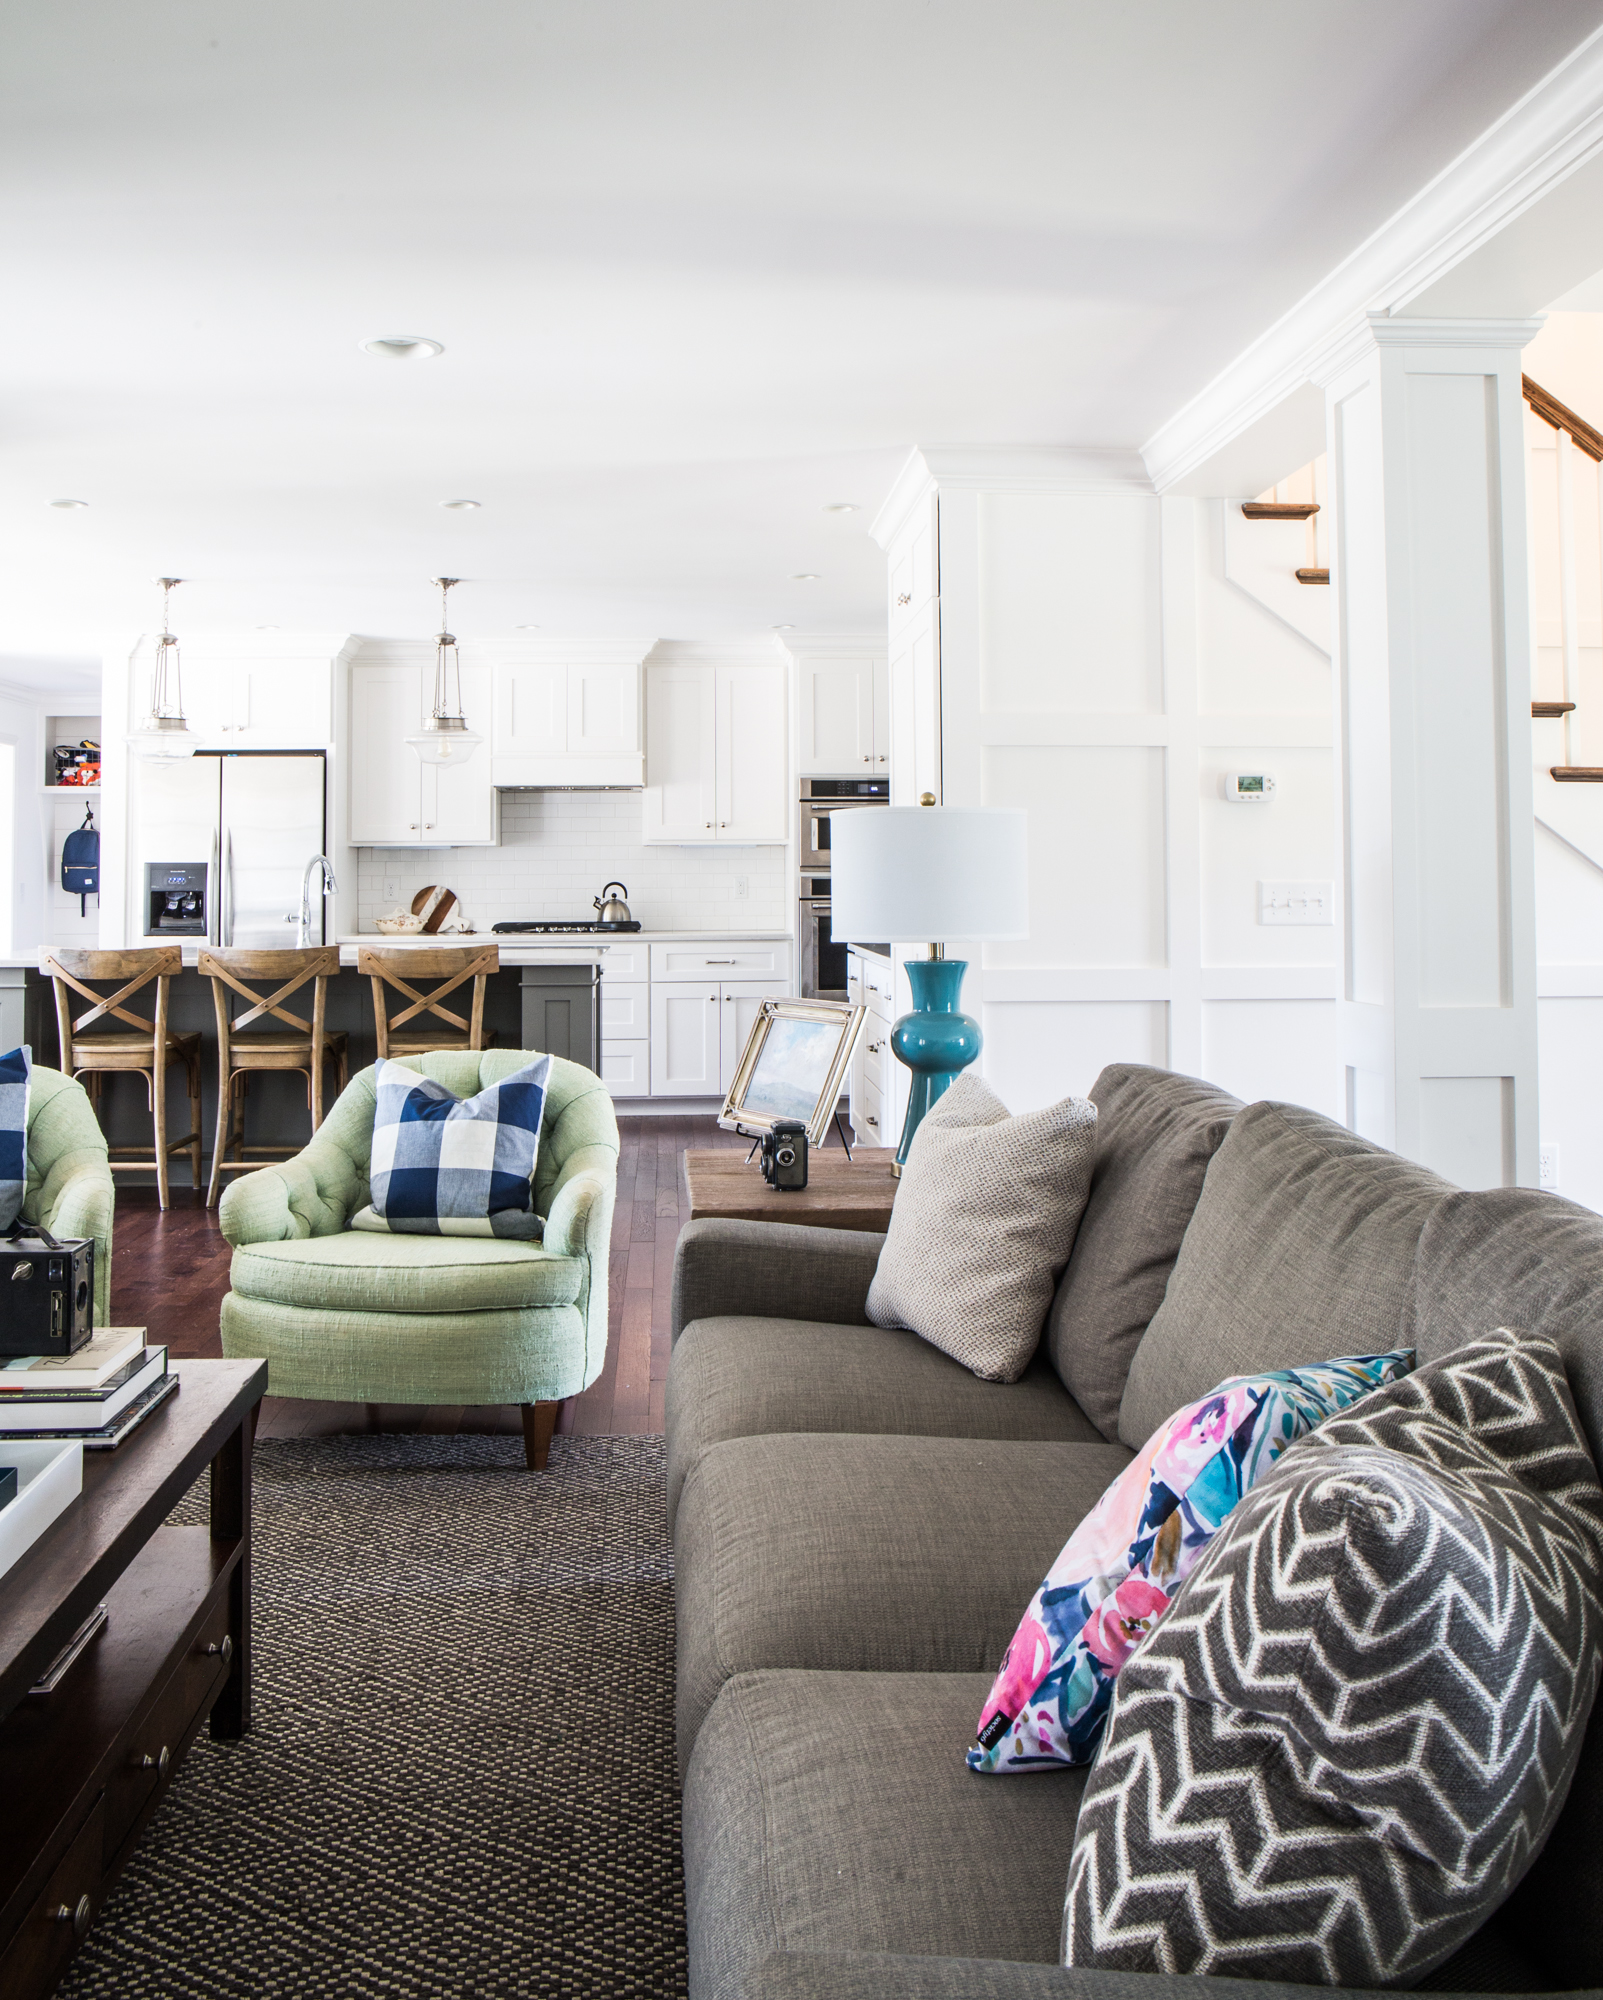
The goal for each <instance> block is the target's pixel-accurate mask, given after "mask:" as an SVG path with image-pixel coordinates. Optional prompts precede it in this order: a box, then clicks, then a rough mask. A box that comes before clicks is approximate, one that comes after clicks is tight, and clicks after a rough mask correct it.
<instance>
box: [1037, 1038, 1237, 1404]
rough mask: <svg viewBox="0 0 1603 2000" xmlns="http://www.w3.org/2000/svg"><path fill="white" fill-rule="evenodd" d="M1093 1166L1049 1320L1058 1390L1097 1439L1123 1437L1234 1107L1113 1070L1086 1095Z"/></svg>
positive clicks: (1152, 1075) (1127, 1066) (1167, 1079)
mask: <svg viewBox="0 0 1603 2000" xmlns="http://www.w3.org/2000/svg"><path fill="white" fill-rule="evenodd" d="M1091 1102H1092V1103H1093V1104H1094V1105H1095V1106H1096V1111H1097V1120H1096V1159H1095V1163H1094V1165H1093V1167H1092V1170H1091V1195H1090V1199H1089V1200H1088V1201H1087V1202H1086V1205H1085V1213H1084V1214H1083V1215H1082V1216H1081V1217H1080V1227H1079V1231H1078V1233H1077V1234H1076V1236H1075V1239H1074V1254H1073V1255H1072V1256H1071V1257H1070V1259H1069V1263H1068V1269H1067V1270H1066V1271H1065V1272H1064V1273H1063V1276H1062V1278H1061V1279H1060V1281H1059V1283H1058V1288H1057V1293H1056V1296H1055V1297H1054V1298H1053V1300H1052V1310H1051V1311H1050V1313H1049V1314H1048V1315H1047V1322H1046V1345H1047V1351H1048V1352H1049V1354H1050V1355H1051V1357H1052V1365H1053V1367H1054V1368H1056V1369H1057V1371H1058V1374H1059V1375H1060V1376H1061V1377H1062V1380H1063V1386H1064V1387H1065V1388H1066V1389H1067V1390H1068V1392H1069V1394H1070V1395H1071V1396H1072V1397H1073V1398H1074V1400H1075V1401H1076V1402H1077V1403H1078V1404H1079V1405H1080V1408H1081V1409H1082V1410H1084V1411H1085V1413H1086V1415H1087V1416H1088V1417H1089V1418H1090V1419H1091V1421H1092V1423H1094V1424H1095V1425H1096V1427H1097V1429H1098V1430H1099V1431H1101V1433H1102V1435H1103V1436H1104V1437H1106V1438H1116V1437H1117V1436H1118V1435H1119V1400H1120V1398H1121V1397H1122V1396H1123V1394H1124V1384H1125V1380H1126V1378H1127V1377H1128V1375H1129V1373H1130V1358H1131V1356H1132V1355H1133V1354H1134V1353H1135V1351H1136V1348H1137V1346H1138V1345H1139V1344H1140V1340H1141V1336H1142V1334H1144V1333H1145V1332H1146V1330H1147V1324H1148V1322H1149V1321H1150V1320H1151V1318H1152V1315H1153V1314H1154V1313H1155V1312H1156V1311H1157V1310H1158V1307H1159V1306H1160V1305H1162V1303H1163V1292H1164V1287H1165V1286H1166V1285H1167V1284H1168V1282H1169V1273H1170V1272H1171V1271H1172V1270H1173V1269H1174V1260H1175V1258H1176V1257H1177V1256H1178V1255H1179V1254H1180V1239H1181V1238H1182V1237H1183V1236H1184V1235H1185V1233H1186V1225H1187V1224H1188V1223H1189V1222H1190V1220H1191V1214H1192V1210H1193V1209H1195V1207H1196V1205H1197V1198H1198V1196H1199V1195H1200V1194H1201V1193H1202V1179H1203V1176H1204V1174H1206V1173H1207V1171H1208V1162H1209V1161H1210V1160H1211V1159H1212V1158H1213V1156H1214V1154H1215V1153H1216V1152H1217V1151H1218V1150H1219V1146H1220V1144H1221V1142H1222V1141H1223V1139H1224V1136H1225V1134H1226V1132H1228V1131H1229V1129H1230V1122H1231V1120H1232V1119H1233V1118H1234V1117H1235V1115H1236V1113H1237V1112H1238V1111H1239V1110H1240V1109H1241V1104H1240V1102H1239V1100H1238V1099H1236V1098H1234V1097H1231V1096H1230V1095H1229V1093H1228V1092H1226V1091H1223V1090H1217V1089H1215V1087H1214V1086H1213V1085H1212V1084H1211V1083H1199V1082H1198V1081H1197V1080H1196V1078H1195V1077H1190V1076H1177V1075H1175V1074H1174V1072H1173V1071H1171V1070H1166V1069H1148V1068H1146V1067H1145V1066H1144V1065H1143V1064H1141V1063H1112V1064H1110V1065H1109V1067H1108V1068H1107V1069H1105V1070H1103V1072H1102V1074H1101V1075H1100V1076H1099V1077H1098V1078H1097V1080H1096V1082H1095V1083H1094V1084H1093V1085H1092V1086H1091Z"/></svg>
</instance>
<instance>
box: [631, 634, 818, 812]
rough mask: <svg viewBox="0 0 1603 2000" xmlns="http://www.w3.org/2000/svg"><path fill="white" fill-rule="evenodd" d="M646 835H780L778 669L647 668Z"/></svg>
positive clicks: (695, 664) (781, 682)
mask: <svg viewBox="0 0 1603 2000" xmlns="http://www.w3.org/2000/svg"><path fill="white" fill-rule="evenodd" d="M645 709H646V787H645V831H644V837H645V839H646V840H647V841H648V842H650V843H653V844H655V845H659V846H664V845H687V844H690V843H698V844H699V843H700V842H703V841H708V840H721V841H726V842H728V843H730V844H731V845H737V844H743V845H746V846H766V845H774V846H780V845H782V844H783V843H784V840H785V823H786V817H787V815H786V806H787V802H788V788H787V783H786V770H785V667H784V664H783V663H782V662H780V661H774V662H772V663H766V662H765V663H763V664H761V665H757V666H724V665H714V664H712V663H710V662H706V661H683V662H681V661H672V662H661V663H656V664H653V665H651V666H648V667H647V668H646V699H645Z"/></svg>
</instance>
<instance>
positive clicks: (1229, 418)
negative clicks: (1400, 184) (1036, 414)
mask: <svg viewBox="0 0 1603 2000" xmlns="http://www.w3.org/2000/svg"><path fill="white" fill-rule="evenodd" d="M1600 152H1603V28H1599V29H1596V30H1594V32H1593V33H1592V34H1591V35H1589V36H1588V37H1587V39H1586V40H1585V41H1584V42H1582V43H1581V44H1580V46H1579V47H1578V48H1577V49H1575V50H1574V51H1573V52H1572V53H1571V54H1570V55H1568V56H1567V57H1566V58H1565V59H1564V61H1563V62H1562V63H1560V64H1559V65H1558V67H1557V68H1556V69H1553V70H1551V71H1549V73H1548V74H1547V76H1545V77H1544V78H1543V79H1542V80H1541V82H1540V83H1537V84H1535V85H1534V86H1533V87H1532V88H1531V89H1530V90H1528V91H1527V92H1526V94H1525V95H1524V97H1522V98H1521V99H1520V100H1519V102H1518V103H1517V104H1514V105H1512V106H1510V108H1509V109H1508V110H1507V111H1506V112H1505V113H1504V114H1503V116H1502V117H1501V118H1500V119H1498V120H1497V122H1496V123H1495V124H1494V125H1491V126H1488V128H1487V129H1486V131H1484V132H1483V133H1482V134H1481V135H1480V137H1479V138H1477V139H1475V140H1474V141H1472V143H1471V144H1470V145H1469V146H1467V147H1466V148H1465V150H1464V151H1463V152H1462V153H1460V154H1459V155H1458V157H1457V159H1455V160H1453V161H1452V162H1451V163H1450V164H1449V165H1448V166H1446V167H1444V168H1443V169H1442V171H1441V172H1440V173H1439V174H1437V175H1436V177H1435V179H1434V180H1431V181H1429V182H1427V184H1426V185H1425V186H1424V187H1423V188H1421V189H1420V191H1419V193H1418V194H1416V195H1415V196H1414V197H1413V198H1412V199H1411V200H1410V201H1408V202H1406V203H1405V204H1404V205H1403V207H1401V208H1400V209H1398V211H1397V212H1396V214H1395V215H1393V216H1391V217H1390V218H1389V219H1388V220H1387V221H1386V222H1384V223H1382V224H1381V226H1380V228H1379V229H1377V230H1376V231H1375V232H1374V233H1373V234H1372V235H1371V236H1369V237H1367V238H1366V239H1365V240H1364V242H1362V243H1361V244H1359V246H1358V248H1357V249H1356V250H1354V251H1353V252H1352V254H1351V255H1350V256H1348V257H1346V258H1344V259H1343V261H1342V262H1341V263H1340V264H1338V265H1337V266H1336V268H1335V269H1334V270H1333V271H1331V272H1330V273H1329V274H1328V276H1326V277H1324V278H1322V279H1321V280H1320V282H1319V283H1318V284H1317V285H1315V286H1314V288H1313V289H1312V291H1310V292H1307V293H1306V294H1305V295H1304V296H1303V297H1302V298H1301V299H1299V300H1298V301H1297V303H1296V304H1295V305H1294V306H1292V308H1291V309H1290V311H1289V312H1286V313H1284V314H1283V315H1282V316H1281V317H1280V318H1279V319H1278V320H1276V321H1275V323H1274V324H1273V325H1272V326H1271V327H1269V328H1268V329H1267V330H1266V331H1265V332H1264V333H1262V334H1260V335H1259V337H1258V338H1257V339H1256V340H1255V341H1253V343H1252V344H1251V345H1250V346H1249V347H1247V348H1245V349H1244V350H1243V351H1242V353H1241V354H1239V355H1238V356H1237V357H1236V359H1235V360H1234V361H1232V362H1231V363H1230V365H1229V367H1228V368H1226V369H1224V370H1223V371H1222V372H1221V373H1220V374H1218V375H1216V376H1215V377H1214V379H1213V380H1212V381H1211V382H1210V383H1209V384H1208V386H1207V387H1206V388H1205V389H1203V390H1202V391H1201V392H1200V394H1198V395H1196V396H1194V397H1193V398H1192V399H1191V401H1190V402H1189V403H1187V404H1186V405H1185V406H1184V407H1183V408H1182V409H1180V410H1178V411H1177V412H1176V413H1175V415H1174V416H1172V417H1170V418H1169V419H1168V420H1167V421H1166V422H1165V423H1163V424H1161V425H1160V426H1159V427H1158V429H1157V430H1155V431H1154V432H1153V434H1152V436H1151V437H1150V438H1149V439H1148V440H1147V442H1146V443H1145V444H1144V445H1143V446H1142V448H1141V457H1142V459H1143V461H1144V463H1145V465H1146V467H1147V470H1148V472H1149V473H1150V475H1151V478H1152V482H1153V485H1154V486H1155V487H1156V488H1157V490H1158V491H1159V492H1160V493H1161V492H1166V491H1167V490H1168V489H1169V488H1170V487H1172V486H1174V485H1176V484H1177V483H1178V482H1179V481H1180V480H1182V479H1185V478H1187V477H1188V476H1189V475H1190V474H1192V473H1194V472H1196V471H1197V470H1198V468H1199V467H1201V466H1202V465H1204V464H1205V463H1206V462H1207V461H1208V460H1209V459H1210V458H1212V457H1213V455H1214V454H1215V453H1216V452H1218V451H1220V450H1222V449H1223V448H1224V447H1225V446H1226V445H1227V444H1229V443H1230V441H1231V440H1232V439H1233V438H1234V437H1235V436H1237V434H1238V433H1239V432H1241V431H1243V430H1245V429H1246V428H1247V427H1248V425H1250V424H1253V423H1256V422H1258V421H1259V420H1260V419H1261V418H1263V417H1265V416H1267V415H1268V413H1269V412H1270V411H1271V410H1272V409H1273V408H1274V407H1275V405H1276V404H1277V403H1279V402H1281V401H1282V400H1283V399H1284V398H1285V397H1287V396H1289V395H1291V394H1293V393H1294V392H1295V391H1296V390H1297V389H1299V388H1301V387H1302V385H1303V384H1304V383H1306V382H1308V381H1310V380H1313V379H1315V378H1314V376H1313V372H1312V371H1313V366H1314V363H1315V360H1316V358H1318V359H1319V360H1320V361H1321V362H1322V363H1323V365H1328V357H1327V350H1330V349H1331V348H1332V347H1333V346H1334V345H1336V344H1339V343H1340V342H1342V341H1344V340H1350V339H1352V338H1353V337H1354V336H1355V335H1356V334H1357V333H1358V332H1359V331H1360V330H1361V329H1362V330H1365V331H1367V328H1366V327H1365V322H1366V320H1367V321H1368V322H1369V323H1370V324H1371V325H1372V324H1373V319H1374V316H1376V315H1379V316H1381V317H1388V316H1389V317H1392V318H1396V317H1399V316H1401V315H1403V314H1404V313H1405V311H1406V308H1407V306H1408V303H1409V301H1410V300H1411V299H1415V298H1418V297H1419V296H1420V295H1421V294H1422V293H1423V292H1425V291H1427V290H1428V289H1429V288H1430V287H1431V286H1432V285H1433V284H1435V283H1436V282H1437V281H1438V280H1439V279H1440V278H1442V277H1444V276H1445V275H1446V273H1447V272H1449V271H1450V270H1452V269H1453V267H1454V266H1455V265H1457V264H1460V263H1462V262H1463V261H1464V259H1465V258H1467V257H1469V256H1470V255H1471V254H1472V253H1473V252H1474V251H1476V250H1478V249H1479V248H1480V247H1481V246H1482V245H1483V244H1485V243H1486V242H1488V241H1489V240H1490V239H1491V238H1492V237H1494V236H1495V235H1497V234H1498V232H1499V231H1500V230H1502V229H1505V228H1507V226H1508V225H1509V224H1510V223H1511V222H1513V221H1514V220H1515V219H1516V218H1517V217H1518V216H1520V215H1522V214H1523V213H1524V212H1525V211H1526V210H1527V209H1528V208H1530V207H1532V206H1533V205H1534V204H1535V203H1537V202H1539V201H1540V200H1541V199H1542V198H1543V197H1544V196H1545V195H1547V194H1549V193H1551V192H1552V191H1553V189H1554V188H1556V187H1558V186H1559V184H1560V183H1561V182H1563V181H1565V180H1567V179H1568V178H1569V176H1570V175H1571V174H1573V173H1574V172H1575V171H1576V170H1577V168H1579V167H1582V166H1584V165H1585V164H1586V163H1587V162H1588V161H1589V160H1591V159H1593V158H1595V157H1596V156H1597V155H1598V154H1599V153H1600ZM1438 324H1444V322H1438ZM1481 324H1482V325H1489V324H1494V322H1486V321H1483V322H1481ZM1439 344H1440V343H1439Z"/></svg>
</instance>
